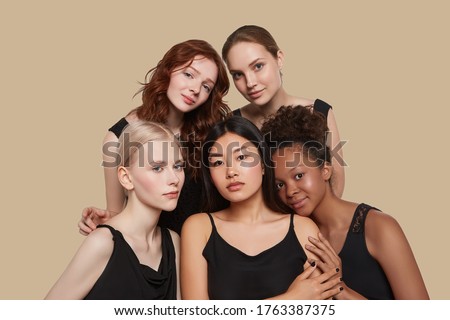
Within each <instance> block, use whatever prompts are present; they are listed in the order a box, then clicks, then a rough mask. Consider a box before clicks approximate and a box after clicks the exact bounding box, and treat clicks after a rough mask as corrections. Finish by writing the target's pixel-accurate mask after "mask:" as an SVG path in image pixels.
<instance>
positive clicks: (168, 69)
mask: <svg viewBox="0 0 450 320" xmlns="http://www.w3.org/2000/svg"><path fill="white" fill-rule="evenodd" d="M196 56H202V57H205V58H206V59H210V60H212V61H213V62H214V63H215V64H216V66H217V68H218V76H217V81H216V84H215V85H214V88H213V90H212V91H211V93H210V95H209V97H208V99H207V100H206V102H205V103H204V104H202V105H201V106H199V107H198V108H196V109H194V110H192V111H190V112H188V113H185V114H184V119H183V126H182V128H181V130H180V140H181V141H183V142H185V146H184V147H186V148H187V156H186V160H187V161H188V162H189V163H190V164H191V165H190V166H187V169H188V170H189V171H190V173H191V175H192V176H193V177H194V178H197V177H198V176H199V172H200V170H199V167H200V166H199V165H197V164H198V162H199V161H198V159H200V148H199V145H198V142H201V141H203V140H204V139H205V137H206V135H207V134H208V132H209V130H210V129H211V128H212V127H213V125H214V124H215V123H217V122H218V121H221V120H223V119H225V118H226V117H227V116H228V115H229V114H230V112H231V110H230V108H229V107H228V105H227V104H226V103H225V102H224V101H223V97H224V96H225V95H226V94H227V93H228V89H229V87H230V82H229V79H228V75H227V71H226V67H225V65H224V63H223V61H222V59H221V58H220V55H219V54H218V53H217V51H216V50H215V49H214V48H213V47H212V46H211V45H210V44H209V43H208V42H206V41H203V40H196V39H193V40H187V41H184V42H181V43H178V44H176V45H174V46H173V47H172V48H171V49H170V50H169V51H167V52H166V54H165V55H164V57H163V58H162V59H161V60H160V61H159V62H158V64H157V66H156V67H154V68H152V69H150V71H148V72H147V74H146V76H145V79H146V81H145V83H142V85H143V86H142V88H141V89H140V90H139V91H138V92H137V93H136V94H139V93H142V105H141V106H139V107H138V108H136V109H135V110H133V111H136V114H137V117H138V118H139V119H141V120H147V121H153V122H158V123H166V120H167V117H168V115H169V110H170V101H169V98H168V97H167V89H168V87H169V83H170V76H171V74H172V73H173V72H174V71H176V70H177V69H178V68H179V67H181V66H183V65H185V64H190V63H192V61H193V60H194V58H195V57H196ZM133 111H132V112H133Z"/></svg>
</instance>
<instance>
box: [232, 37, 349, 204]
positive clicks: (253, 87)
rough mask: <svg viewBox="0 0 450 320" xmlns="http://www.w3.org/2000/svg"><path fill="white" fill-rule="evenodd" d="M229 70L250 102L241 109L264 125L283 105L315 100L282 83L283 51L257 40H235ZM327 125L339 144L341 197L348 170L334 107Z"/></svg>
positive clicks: (336, 181) (332, 143)
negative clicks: (297, 94)
mask: <svg viewBox="0 0 450 320" xmlns="http://www.w3.org/2000/svg"><path fill="white" fill-rule="evenodd" d="M226 61H227V66H228V70H229V72H230V74H231V77H232V78H233V82H234V85H235V86H236V89H237V90H238V91H239V93H240V94H241V95H242V96H243V97H244V98H245V99H246V100H247V101H249V103H248V104H247V105H245V106H243V107H242V108H241V109H240V110H241V113H242V116H243V117H244V118H247V119H249V120H250V121H251V122H253V123H254V124H255V125H256V126H257V127H258V128H260V129H261V126H262V123H263V122H264V120H265V118H267V117H268V116H270V115H272V114H275V113H276V112H277V110H278V109H279V108H280V107H281V106H289V105H292V106H295V105H302V106H311V105H313V104H314V100H311V99H307V98H301V97H295V96H293V95H290V94H288V93H287V92H286V90H285V89H284V87H283V81H282V76H281V69H282V67H283V62H284V53H283V51H281V50H279V51H278V54H277V57H276V58H275V57H274V56H273V55H272V54H271V53H270V52H269V51H267V50H266V48H265V47H264V46H262V45H260V44H258V43H254V42H238V43H236V44H234V45H233V46H232V47H231V49H230V51H229V53H228V56H227V57H226ZM327 125H328V129H329V131H330V132H331V139H330V140H329V142H328V143H329V147H330V149H331V150H333V148H335V147H336V150H338V151H337V155H336V157H335V159H333V160H334V161H333V169H334V174H333V181H332V186H333V191H334V192H335V194H336V195H337V196H338V197H339V198H340V197H342V194H343V193H344V185H345V172H344V166H343V163H342V161H338V160H341V159H343V151H342V148H339V147H337V146H339V145H340V135H339V130H338V127H337V123H336V118H335V116H334V112H333V110H330V111H329V112H328V118H327Z"/></svg>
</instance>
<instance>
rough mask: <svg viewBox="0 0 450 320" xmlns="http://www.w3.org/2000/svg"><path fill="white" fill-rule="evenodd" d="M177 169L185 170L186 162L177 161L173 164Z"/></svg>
mask: <svg viewBox="0 0 450 320" xmlns="http://www.w3.org/2000/svg"><path fill="white" fill-rule="evenodd" d="M173 168H174V169H175V171H183V168H184V162H180V163H177V164H175V165H174V166H173Z"/></svg>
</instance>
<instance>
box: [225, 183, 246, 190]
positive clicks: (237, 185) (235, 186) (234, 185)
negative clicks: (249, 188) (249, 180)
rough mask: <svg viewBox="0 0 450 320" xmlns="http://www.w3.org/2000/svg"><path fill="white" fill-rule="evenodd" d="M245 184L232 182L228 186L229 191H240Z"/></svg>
mask: <svg viewBox="0 0 450 320" xmlns="http://www.w3.org/2000/svg"><path fill="white" fill-rule="evenodd" d="M243 185H244V184H243V183H242V182H232V183H230V184H229V185H228V186H227V189H228V190H229V191H239V190H241V189H242V186H243Z"/></svg>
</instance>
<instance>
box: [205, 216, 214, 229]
mask: <svg viewBox="0 0 450 320" xmlns="http://www.w3.org/2000/svg"><path fill="white" fill-rule="evenodd" d="M206 214H207V215H208V217H209V220H211V225H212V227H213V230H214V229H216V225H215V223H214V219H213V217H212V215H211V213H209V212H207V213H206Z"/></svg>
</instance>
